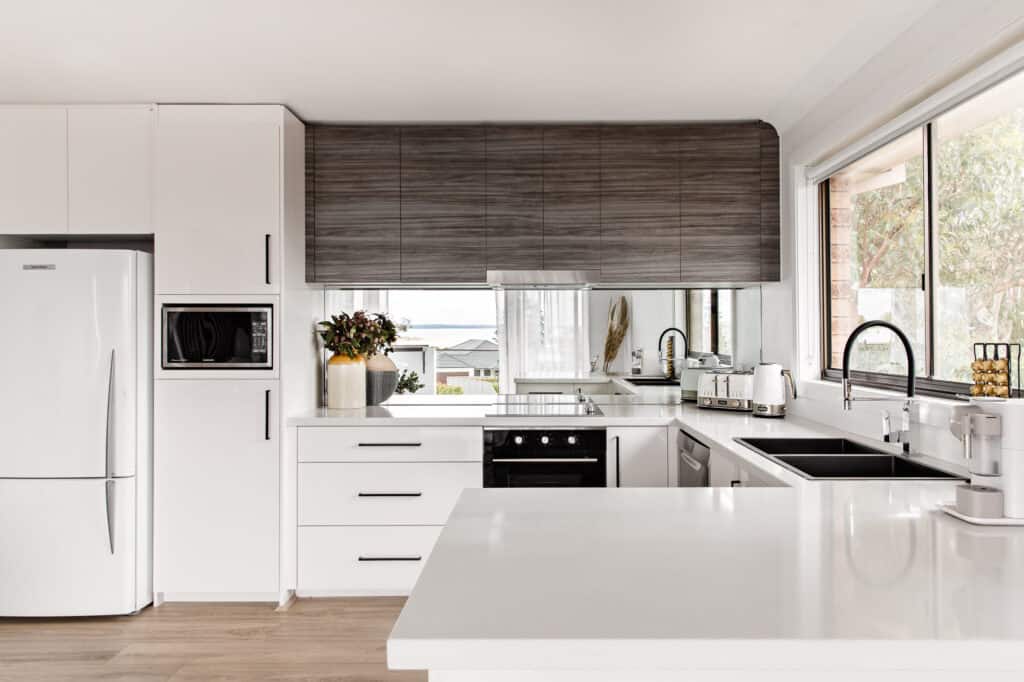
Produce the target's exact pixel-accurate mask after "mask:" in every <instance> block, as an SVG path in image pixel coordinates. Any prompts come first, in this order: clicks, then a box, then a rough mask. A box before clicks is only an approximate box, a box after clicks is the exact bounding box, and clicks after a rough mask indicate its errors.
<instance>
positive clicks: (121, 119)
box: [67, 105, 154, 234]
mask: <svg viewBox="0 0 1024 682" xmlns="http://www.w3.org/2000/svg"><path fill="white" fill-rule="evenodd" d="M153 109H154V108H153V107H152V106H147V105H140V106H109V107H108V106H82V107H69V108H68V112H67V115H68V122H67V139H68V165H67V182H68V228H69V231H70V232H72V233H79V234H147V233H150V232H152V231H153V229H152V227H151V210H150V209H151V206H152V194H153V191H152V189H153Z"/></svg>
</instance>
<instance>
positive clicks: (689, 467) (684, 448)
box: [676, 429, 711, 488]
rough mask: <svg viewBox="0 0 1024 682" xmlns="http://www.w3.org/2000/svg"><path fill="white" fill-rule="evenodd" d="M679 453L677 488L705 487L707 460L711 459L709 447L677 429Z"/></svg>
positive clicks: (706, 483) (706, 481)
mask: <svg viewBox="0 0 1024 682" xmlns="http://www.w3.org/2000/svg"><path fill="white" fill-rule="evenodd" d="M676 446H677V451H678V453H679V467H678V469H679V479H678V480H677V481H676V486H677V487H679V488H706V487H707V485H708V460H709V459H711V448H709V447H708V446H707V445H704V443H701V442H700V441H699V440H697V439H696V438H694V437H693V436H691V435H690V434H688V433H687V432H686V431H683V430H682V429H680V430H679V437H678V438H677V439H676Z"/></svg>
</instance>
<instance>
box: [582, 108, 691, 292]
mask: <svg viewBox="0 0 1024 682" xmlns="http://www.w3.org/2000/svg"><path fill="white" fill-rule="evenodd" d="M679 197H680V188H679V127H678V126H674V125H608V126H604V127H603V128H602V129H601V279H602V281H605V282H645V283H646V282H678V281H679V263H680V248H681V243H680V229H679V211H680V204H679Z"/></svg>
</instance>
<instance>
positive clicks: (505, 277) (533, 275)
mask: <svg viewBox="0 0 1024 682" xmlns="http://www.w3.org/2000/svg"><path fill="white" fill-rule="evenodd" d="M600 274H601V273H600V272H598V271H597V270H488V271H487V284H488V285H489V286H492V287H495V288H499V289H586V288H589V287H590V285H591V284H594V283H595V282H598V281H599V277H600Z"/></svg>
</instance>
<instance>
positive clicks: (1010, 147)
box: [934, 76, 1024, 382]
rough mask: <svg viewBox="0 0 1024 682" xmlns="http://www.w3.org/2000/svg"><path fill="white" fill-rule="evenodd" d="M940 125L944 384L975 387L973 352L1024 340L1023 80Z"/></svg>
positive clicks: (940, 359)
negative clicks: (983, 344) (980, 344)
mask: <svg viewBox="0 0 1024 682" xmlns="http://www.w3.org/2000/svg"><path fill="white" fill-rule="evenodd" d="M934 125H935V129H936V137H937V142H936V146H935V155H934V158H935V167H936V172H935V192H936V221H935V227H936V233H937V234H936V238H937V241H938V243H937V250H938V266H937V268H936V276H937V283H936V284H937V287H936V292H935V293H936V296H935V304H936V317H937V320H936V334H935V374H936V378H938V379H947V380H952V381H962V382H969V381H971V370H970V363H971V360H973V350H972V344H973V343H974V342H976V341H1005V342H1018V343H1019V342H1020V341H1021V340H1022V339H1024V76H1016V77H1014V78H1012V79H1010V80H1008V81H1005V82H1004V83H1001V84H1000V85H997V86H996V87H994V88H992V89H991V90H988V91H987V92H985V93H983V94H981V95H979V96H977V97H975V98H974V99H972V100H970V101H968V102H965V103H964V104H962V105H960V106H959V107H957V108H955V109H953V110H952V111H950V112H949V113H947V114H945V115H943V116H942V117H940V118H939V119H937V120H936V122H935V124H934Z"/></svg>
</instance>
